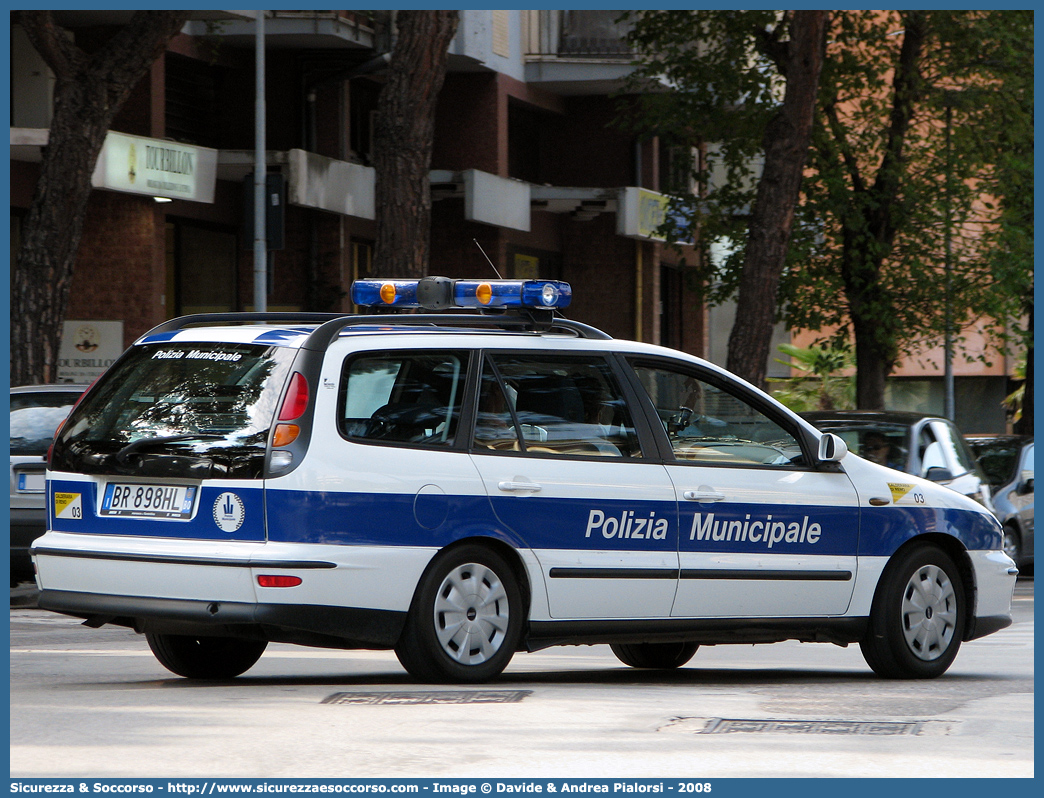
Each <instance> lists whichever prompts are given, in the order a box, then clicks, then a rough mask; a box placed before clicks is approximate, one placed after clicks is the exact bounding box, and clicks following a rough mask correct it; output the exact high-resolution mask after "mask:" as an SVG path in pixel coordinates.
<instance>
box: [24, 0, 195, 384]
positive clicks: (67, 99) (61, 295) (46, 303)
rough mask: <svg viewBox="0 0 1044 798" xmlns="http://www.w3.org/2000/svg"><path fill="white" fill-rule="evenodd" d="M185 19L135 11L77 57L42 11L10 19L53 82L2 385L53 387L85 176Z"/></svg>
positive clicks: (181, 14) (86, 190)
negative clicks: (110, 34)
mask: <svg viewBox="0 0 1044 798" xmlns="http://www.w3.org/2000/svg"><path fill="white" fill-rule="evenodd" d="M187 19H188V12H185V11H139V12H136V13H135V14H134V16H133V18H132V19H131V21H130V22H129V23H128V24H127V25H126V26H125V27H123V28H121V29H120V30H119V31H117V33H116V34H115V35H114V36H113V37H112V38H111V39H110V40H109V41H108V42H106V44H105V45H104V46H103V47H102V48H101V49H100V50H98V51H97V52H95V53H93V54H92V55H87V54H86V53H84V52H83V51H82V50H80V49H79V48H78V47H76V45H75V44H73V43H72V41H71V40H70V39H68V38H67V37H66V35H65V31H64V30H62V29H61V28H59V27H58V26H57V25H55V24H54V20H53V18H52V13H51V12H50V11H23V12H21V15H20V21H21V23H22V25H23V27H24V28H25V32H26V34H27V35H28V37H29V40H30V41H31V42H32V43H33V46H34V47H36V49H37V50H38V51H39V52H40V55H41V56H42V57H43V58H44V60H45V61H46V62H47V64H48V66H50V67H51V69H52V70H53V71H54V73H55V77H56V78H57V81H56V84H55V91H54V115H53V117H52V120H51V128H50V137H49V139H48V143H47V147H46V148H45V149H44V152H43V160H42V163H41V164H40V178H39V180H38V181H37V183H36V189H35V191H34V194H33V201H32V204H31V205H30V206H29V213H28V215H27V216H26V220H25V225H24V227H23V230H22V243H21V247H20V249H19V251H18V255H17V258H16V260H15V263H14V264H13V265H12V269H11V384H12V385H25V384H30V383H39V382H54V381H55V380H56V379H57V365H58V349H59V346H60V345H61V336H62V323H63V322H64V320H65V309H66V306H67V305H68V301H69V286H70V283H71V282H72V275H73V268H74V265H75V262H76V252H77V250H78V248H79V245H80V235H81V232H82V230H83V219H84V216H85V215H86V212H87V200H88V198H89V197H90V193H91V174H92V172H93V171H94V165H95V162H96V161H97V160H98V154H99V152H101V148H102V145H103V144H104V143H105V134H106V133H107V132H108V130H109V125H110V124H111V123H112V120H113V118H114V117H115V116H116V114H117V113H118V112H119V110H120V108H122V106H123V103H124V102H125V101H126V99H127V97H128V96H129V95H130V92H131V90H132V89H133V88H134V87H135V86H136V85H137V83H138V81H140V80H141V79H142V77H143V76H144V75H145V73H146V72H147V71H148V69H149V67H150V66H151V65H152V63H153V62H154V61H155V60H156V58H158V57H159V55H160V54H161V53H162V52H163V50H164V49H165V48H166V45H167V43H168V42H169V41H170V39H171V38H172V37H173V36H174V35H176V34H177V33H178V31H180V30H181V28H182V26H183V25H184V24H185V21H186V20H187Z"/></svg>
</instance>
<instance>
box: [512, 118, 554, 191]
mask: <svg viewBox="0 0 1044 798" xmlns="http://www.w3.org/2000/svg"><path fill="white" fill-rule="evenodd" d="M546 119H547V115H546V114H541V113H539V112H537V111H535V110H533V109H532V108H526V107H523V106H522V105H520V104H519V103H509V105H508V177H513V178H515V179H516V180H527V181H529V182H530V183H546V182H550V181H549V180H547V178H546V176H545V173H546V171H547V164H546V163H545V160H546V159H545V158H544V152H545V148H544V144H545V141H546V138H547V131H548V124H547V121H546Z"/></svg>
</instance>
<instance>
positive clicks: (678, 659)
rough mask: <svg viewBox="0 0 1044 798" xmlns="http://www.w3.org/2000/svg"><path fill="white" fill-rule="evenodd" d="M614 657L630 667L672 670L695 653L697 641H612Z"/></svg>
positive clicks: (697, 646)
mask: <svg viewBox="0 0 1044 798" xmlns="http://www.w3.org/2000/svg"><path fill="white" fill-rule="evenodd" d="M609 647H610V648H611V649H612V650H613V653H614V654H616V658H617V659H619V660H620V662H622V663H623V664H624V665H630V666H631V667H632V668H656V669H658V670H672V669H674V668H680V667H681V666H682V665H684V664H685V663H686V662H688V661H689V660H690V659H692V655H693V654H695V653H696V649H698V648H699V647H700V646H699V644H698V643H612V644H611V645H610V646H609Z"/></svg>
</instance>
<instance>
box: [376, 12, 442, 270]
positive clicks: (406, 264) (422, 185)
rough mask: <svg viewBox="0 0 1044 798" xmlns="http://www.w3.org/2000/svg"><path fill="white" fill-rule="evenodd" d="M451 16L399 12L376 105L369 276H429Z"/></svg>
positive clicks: (440, 13)
mask: <svg viewBox="0 0 1044 798" xmlns="http://www.w3.org/2000/svg"><path fill="white" fill-rule="evenodd" d="M457 22H458V13H457V12H456V11H399V12H398V14H397V16H396V24H397V26H398V40H397V41H396V43H395V47H394V49H393V51H392V56H391V61H390V62H389V64H388V82H387V83H386V84H385V85H384V87H383V88H382V89H381V94H380V97H379V98H378V101H377V119H376V125H375V128H376V129H375V140H374V152H373V159H374V167H375V168H376V171H377V180H376V187H375V201H376V210H377V241H376V243H375V245H374V268H375V272H376V273H377V274H380V275H382V276H385V277H423V276H424V275H426V274H427V273H428V250H429V246H430V240H431V230H430V228H431V186H430V180H429V177H428V173H429V171H430V169H431V150H432V144H433V139H434V131H435V105H436V102H437V100H438V95H439V91H440V90H441V89H442V83H443V80H444V79H445V76H446V62H447V59H448V53H447V48H448V47H449V44H450V41H451V40H452V39H453V36H454V34H455V33H456V31H457Z"/></svg>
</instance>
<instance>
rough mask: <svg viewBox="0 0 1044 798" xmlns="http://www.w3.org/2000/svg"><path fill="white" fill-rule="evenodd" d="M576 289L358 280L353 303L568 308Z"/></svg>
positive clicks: (540, 283) (550, 284) (548, 283)
mask: <svg viewBox="0 0 1044 798" xmlns="http://www.w3.org/2000/svg"><path fill="white" fill-rule="evenodd" d="M572 297H573V290H572V288H571V287H570V285H569V283H566V282H562V281H560V280H448V279H447V278H445V277H425V278H423V279H421V280H356V281H355V282H354V283H353V284H352V301H353V302H354V303H355V304H356V305H362V306H365V307H396V308H427V309H429V310H439V309H442V308H446V307H457V308H479V309H481V308H519V307H527V308H543V309H546V310H552V309H558V308H565V307H568V306H569V303H570V301H571V300H572Z"/></svg>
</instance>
